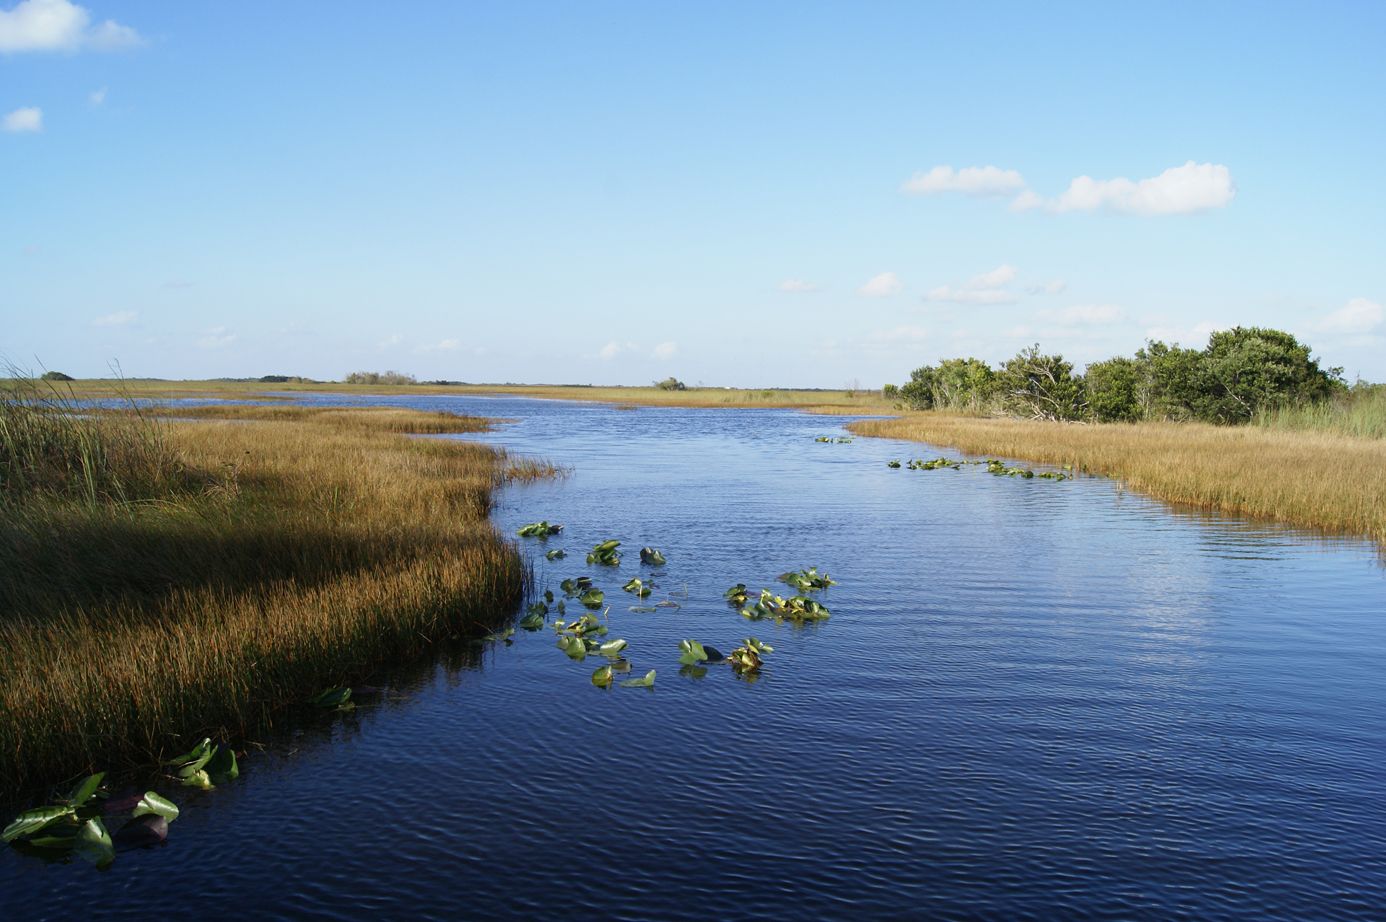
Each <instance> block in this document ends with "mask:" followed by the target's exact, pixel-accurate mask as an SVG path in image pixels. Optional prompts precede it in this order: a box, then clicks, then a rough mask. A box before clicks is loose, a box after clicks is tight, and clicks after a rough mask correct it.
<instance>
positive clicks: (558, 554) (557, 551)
mask: <svg viewBox="0 0 1386 922" xmlns="http://www.w3.org/2000/svg"><path fill="white" fill-rule="evenodd" d="M567 556H568V552H567V551H565V550H563V548H561V547H556V548H554V549H553V550H551V551H545V552H544V559H545V560H562V559H563V558H564V557H567Z"/></svg>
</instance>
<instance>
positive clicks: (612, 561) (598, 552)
mask: <svg viewBox="0 0 1386 922" xmlns="http://www.w3.org/2000/svg"><path fill="white" fill-rule="evenodd" d="M620 546H621V542H619V541H603V542H602V543H601V544H598V545H597V546H595V547H593V548H592V550H591V552H590V553H588V555H587V562H588V563H594V564H599V565H601V566H604V567H615V566H619V565H620V563H621V554H620V552H619V551H618V550H616V549H617V548H618V547H620Z"/></svg>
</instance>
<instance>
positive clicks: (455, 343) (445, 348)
mask: <svg viewBox="0 0 1386 922" xmlns="http://www.w3.org/2000/svg"><path fill="white" fill-rule="evenodd" d="M461 346H462V341H461V340H460V339H440V340H438V341H437V342H436V343H429V344H428V345H425V346H419V347H418V348H417V349H415V350H414V351H415V352H456V351H457V350H458V349H459V348H461Z"/></svg>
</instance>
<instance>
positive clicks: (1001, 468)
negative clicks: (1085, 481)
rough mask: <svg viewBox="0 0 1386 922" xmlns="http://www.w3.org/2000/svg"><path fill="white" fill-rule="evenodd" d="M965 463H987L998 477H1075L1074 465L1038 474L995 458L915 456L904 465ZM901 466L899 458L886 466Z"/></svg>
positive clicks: (925, 467)
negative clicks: (931, 457) (967, 459)
mask: <svg viewBox="0 0 1386 922" xmlns="http://www.w3.org/2000/svg"><path fill="white" fill-rule="evenodd" d="M963 465H979V466H980V465H986V470H987V473H988V474H993V475H995V476H997V477H1020V478H1021V479H1023V480H1032V479H1034V478H1036V477H1038V478H1040V479H1041V480H1055V481H1059V480H1071V479H1073V474H1072V473H1071V472H1072V470H1073V467H1072V465H1067V464H1066V465H1064V470H1063V472H1060V471H1044V472H1043V473H1039V474H1036V473H1035V472H1034V471H1033V470H1031V469H1030V468H1028V467H1012V466H1010V465H1008V464H1006V463H1005V462H1004V461H998V460H996V459H995V458H987V459H985V460H980V461H966V460H961V459H958V458H934V459H933V460H931V461H925V460H924V459H923V458H914V459H911V460H910V461H907V462H905V464H904V467H905V469H906V470H911V471H936V470H938V469H939V468H941V467H946V468H948V469H949V470H954V471H960V470H962V469H963ZM900 466H901V463H900V461H899V460H898V459H893V460H890V461H887V462H886V467H889V468H898V467H900Z"/></svg>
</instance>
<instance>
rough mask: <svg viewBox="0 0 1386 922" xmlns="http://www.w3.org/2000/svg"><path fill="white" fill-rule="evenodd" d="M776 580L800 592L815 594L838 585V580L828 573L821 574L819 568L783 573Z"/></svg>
mask: <svg viewBox="0 0 1386 922" xmlns="http://www.w3.org/2000/svg"><path fill="white" fill-rule="evenodd" d="M775 578H776V579H778V580H779V581H780V582H782V583H788V584H789V585H791V586H793V587H794V588H795V589H798V590H799V591H800V592H814V591H815V590H818V589H827V588H828V587H829V586H836V585H837V580H835V579H833V578H832V577H831V576H829V575H828V574H826V573H819V572H818V568H817V567H809V568H808V569H807V570H797V571H792V572H789V573H781V574H780V575H779V576H777V577H775Z"/></svg>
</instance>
